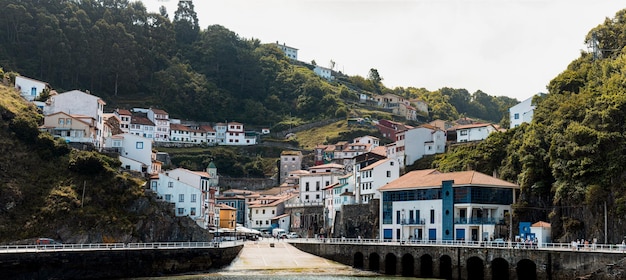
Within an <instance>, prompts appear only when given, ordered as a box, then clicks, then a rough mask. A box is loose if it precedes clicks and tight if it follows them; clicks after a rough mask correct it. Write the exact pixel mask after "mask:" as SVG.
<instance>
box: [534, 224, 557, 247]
mask: <svg viewBox="0 0 626 280" xmlns="http://www.w3.org/2000/svg"><path fill="white" fill-rule="evenodd" d="M530 232H531V233H534V234H535V238H537V241H538V242H539V243H540V244H539V246H541V244H542V243H543V244H545V243H551V242H552V226H551V225H550V223H548V222H544V221H539V222H536V223H534V224H532V225H531V226H530Z"/></svg>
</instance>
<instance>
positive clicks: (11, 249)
mask: <svg viewBox="0 0 626 280" xmlns="http://www.w3.org/2000/svg"><path fill="white" fill-rule="evenodd" d="M242 243H243V242H242V241H235V240H233V241H221V242H156V243H93V244H45V245H0V253H15V252H40V251H44V250H45V251H83V250H84V251H95V250H144V249H187V248H220V247H233V246H237V245H241V244H242Z"/></svg>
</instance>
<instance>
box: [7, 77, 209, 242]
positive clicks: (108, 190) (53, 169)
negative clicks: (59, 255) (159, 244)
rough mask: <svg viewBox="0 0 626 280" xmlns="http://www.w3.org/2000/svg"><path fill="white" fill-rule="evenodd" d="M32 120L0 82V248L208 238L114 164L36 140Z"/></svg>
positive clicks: (32, 113) (41, 137)
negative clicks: (39, 241) (45, 241)
mask: <svg viewBox="0 0 626 280" xmlns="http://www.w3.org/2000/svg"><path fill="white" fill-rule="evenodd" d="M40 118H41V116H40V115H39V114H38V113H37V111H36V110H35V108H34V107H33V106H30V105H28V104H27V103H25V102H24V101H23V99H22V98H21V97H20V96H19V94H18V93H17V92H16V91H15V90H13V89H12V88H8V87H6V86H4V85H1V84H0V205H2V208H0V242H2V243H8V242H16V241H17V240H29V239H33V238H37V237H50V238H55V239H58V240H60V241H62V242H66V243H88V242H131V241H144V242H149V241H188V240H192V239H193V240H207V239H208V238H209V237H208V235H207V234H206V232H204V231H203V230H201V229H200V228H199V227H198V226H196V225H195V223H194V222H193V221H191V220H189V219H187V218H176V217H174V214H173V213H172V211H171V210H170V207H169V205H166V204H165V205H164V204H162V203H161V202H158V201H156V200H155V199H154V198H153V197H151V196H150V195H149V194H146V193H145V191H144V189H143V188H142V185H143V182H142V181H140V180H137V179H134V178H132V177H131V176H129V175H127V174H120V173H118V172H117V170H118V167H119V164H120V163H119V161H118V160H117V159H112V158H108V157H105V156H102V155H99V154H96V153H92V152H81V151H75V150H71V149H70V148H69V147H68V146H67V145H66V144H65V143H64V142H62V141H56V140H55V139H53V138H52V137H51V136H50V135H49V134H43V133H41V134H40V133H39V131H38V125H37V124H38V121H39V119H40ZM83 192H84V193H83ZM83 194H84V195H83Z"/></svg>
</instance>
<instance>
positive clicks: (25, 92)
mask: <svg viewBox="0 0 626 280" xmlns="http://www.w3.org/2000/svg"><path fill="white" fill-rule="evenodd" d="M15 89H17V90H18V91H19V92H20V95H22V97H23V98H24V99H26V100H28V101H33V100H35V99H36V98H37V97H39V95H41V93H42V92H43V91H44V90H45V89H50V86H49V85H48V83H45V82H42V81H38V80H35V79H31V78H26V77H24V76H16V77H15Z"/></svg>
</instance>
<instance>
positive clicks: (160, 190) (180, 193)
mask: <svg viewBox="0 0 626 280" xmlns="http://www.w3.org/2000/svg"><path fill="white" fill-rule="evenodd" d="M150 189H152V190H153V191H154V192H156V193H157V194H158V196H159V197H161V198H162V199H163V200H165V201H167V202H170V203H173V204H174V213H175V214H176V216H179V217H181V216H189V217H190V218H192V219H193V220H194V221H195V222H196V223H197V224H198V225H199V226H201V227H203V228H206V224H207V221H206V218H207V216H205V215H204V211H203V207H204V205H203V202H202V197H203V193H202V190H201V189H199V188H198V186H194V185H190V184H187V183H185V182H183V181H180V180H178V179H177V178H175V177H171V176H168V175H166V173H159V174H158V178H157V179H151V180H150Z"/></svg>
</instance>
